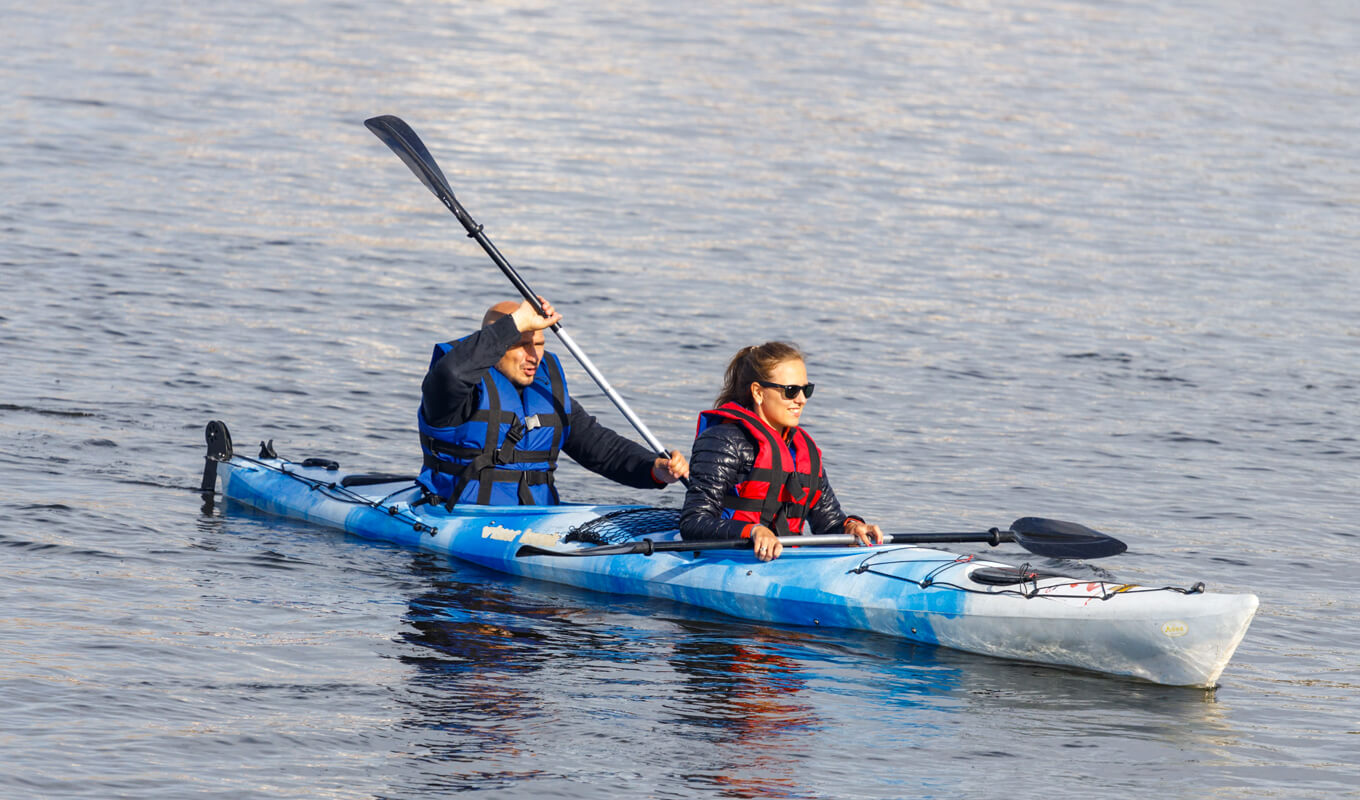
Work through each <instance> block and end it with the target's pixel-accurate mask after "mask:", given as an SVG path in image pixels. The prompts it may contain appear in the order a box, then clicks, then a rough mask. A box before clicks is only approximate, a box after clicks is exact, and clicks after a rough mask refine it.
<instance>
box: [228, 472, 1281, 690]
mask: <svg viewBox="0 0 1360 800" xmlns="http://www.w3.org/2000/svg"><path fill="white" fill-rule="evenodd" d="M219 474H220V476H221V480H222V492H223V495H224V496H225V497H227V498H228V499H231V500H234V501H237V502H240V503H244V504H246V505H249V506H252V507H254V508H257V509H259V510H261V511H265V512H269V513H272V514H278V515H280V516H285V517H290V518H293V519H299V520H304V521H307V522H311V523H315V524H320V525H325V526H329V527H333V528H337V529H340V530H344V531H347V532H349V533H351V534H354V535H356V536H360V537H364V538H367V539H374V540H379V541H384V542H392V543H395V544H399V545H403V546H406V547H412V548H418V549H421V550H427V551H431V552H436V553H442V554H446V555H449V556H452V557H455V558H458V559H462V560H465V561H468V562H472V563H475V564H478V565H480V566H483V567H486V568H489V569H492V570H496V571H500V572H504V573H508V574H512V575H519V576H524V577H527V578H534V579H537V580H545V581H552V582H555V583H562V584H568V585H571V586H577V587H581V588H585V589H591V590H596V591H602V592H612V593H617V594H629V595H642V596H649V597H658V598H665V599H668V600H673V601H676V602H680V603H685V604H689V605H693V606H699V607H702V608H707V609H712V610H714V611H719V612H722V613H725V614H729V615H731V616H734V617H739V618H742V619H749V620H760V621H765V622H771V623H778V624H785V625H802V626H814V627H832V628H847V629H854V630H864V631H874V632H878V633H882V634H887V635H890V636H896V637H901V638H904V639H908V640H911V641H916V642H923V643H927V644H934V645H942V646H946V647H951V648H955V649H958V650H965V651H968V652H972V653H980V654H983V655H988V656H996V657H1001V658H1009V659H1016V660H1021V661H1030V662H1036V663H1041V664H1051V665H1055V666H1064V667H1073V668H1077V669H1084V670H1090V671H1094V672H1101V673H1107V674H1112V675H1120V676H1126V677H1132V678H1139V679H1142V680H1147V681H1151V682H1154V683H1160V684H1168V685H1177V686H1197V687H1212V686H1214V685H1215V684H1216V683H1217V681H1218V679H1219V677H1220V675H1221V674H1222V672H1223V669H1224V668H1225V667H1226V665H1227V664H1228V661H1229V659H1231V657H1232V654H1233V652H1234V651H1235V650H1236V648H1237V645H1238V644H1239V643H1240V642H1241V640H1242V637H1243V636H1244V635H1245V633H1246V630H1247V627H1248V626H1249V625H1250V623H1251V619H1252V617H1253V615H1254V614H1255V612H1256V608H1257V602H1258V601H1257V598H1256V597H1255V596H1254V595H1246V594H1243V595H1236V594H1217V593H1205V592H1202V591H1198V592H1196V591H1190V590H1180V589H1168V588H1155V589H1154V588H1147V587H1141V586H1131V585H1127V584H1118V583H1114V582H1110V581H1091V580H1089V579H1084V578H1068V577H1043V578H1038V579H1037V580H1026V581H1023V582H1017V583H1011V584H1006V585H996V584H995V583H991V582H986V581H981V580H977V579H974V577H973V575H974V573H975V572H976V571H977V570H979V569H984V568H1002V569H1009V570H1013V568H1012V567H1009V565H1004V564H999V563H996V562H989V561H984V560H979V559H975V558H972V557H969V556H959V555H956V554H953V553H948V552H945V551H941V550H936V549H930V548H925V547H916V546H903V545H885V546H881V547H872V548H844V547H835V548H829V547H794V548H787V549H785V551H784V553H783V555H781V556H780V557H779V558H778V559H776V560H774V561H771V562H761V561H759V560H757V559H756V558H755V556H754V554H753V553H752V552H751V551H750V550H708V551H702V552H695V551H685V550H681V551H664V552H660V551H659V552H657V553H655V554H653V555H650V556H643V555H618V556H601V557H565V556H546V555H532V556H524V557H517V556H516V552H517V551H518V550H519V548H520V547H521V546H522V545H534V546H537V547H548V548H553V549H560V550H562V551H570V550H575V549H580V548H582V547H586V546H587V545H583V544H581V543H579V542H564V541H563V540H562V537H563V536H564V535H565V534H566V533H567V532H568V531H570V530H571V529H573V528H575V527H577V526H581V525H585V524H587V523H590V522H592V521H594V520H597V519H599V518H600V517H602V516H604V515H606V514H610V513H614V512H620V511H626V510H628V509H635V508H641V507H637V506H617V505H579V504H565V505H559V506H501V507H497V506H458V507H456V508H454V509H453V510H452V511H448V510H445V509H444V508H443V507H440V506H430V505H417V506H416V507H412V505H411V503H413V502H415V501H416V500H418V498H419V496H420V494H419V491H418V489H416V488H415V486H414V485H413V484H411V483H409V482H394V483H377V484H371V485H364V486H344V485H342V483H343V481H344V480H345V479H346V478H347V477H348V476H349V474H348V473H344V472H339V471H336V470H329V469H324V468H320V467H302V466H300V465H298V464H294V463H291V462H287V461H283V460H279V459H259V460H256V459H247V458H242V457H241V456H235V457H233V458H231V459H230V460H229V461H225V462H223V463H222V464H221V469H220V472H219ZM648 538H651V539H653V540H655V541H662V540H674V539H678V538H679V537H678V534H677V533H676V532H675V531H668V532H662V533H657V534H653V535H649V537H648Z"/></svg>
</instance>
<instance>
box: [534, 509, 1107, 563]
mask: <svg viewBox="0 0 1360 800" xmlns="http://www.w3.org/2000/svg"><path fill="white" fill-rule="evenodd" d="M751 541H752V540H751V539H719V540H712V541H697V542H654V541H652V540H651V539H642V540H639V541H636V542H624V543H623V544H611V545H605V546H603V547H589V548H583V549H580V550H552V549H549V548H546V547H537V546H535V545H531V544H526V545H523V546H521V547H520V548H519V550H517V551H515V555H516V556H621V555H629V554H632V553H641V554H642V555H646V556H649V555H651V554H652V553H657V552H662V551H667V550H678V551H694V550H749V549H751ZM854 541H855V537H853V536H851V535H849V534H842V533H833V534H823V535H820V536H781V537H779V543H780V544H782V545H784V546H785V547H788V546H790V545H794V546H798V547H816V546H822V545H848V544H851V543H853V542H854ZM883 542H884V544H942V543H946V542H985V543H987V544H990V545H992V546H993V547H995V546H996V545H999V544H1001V543H1002V542H1015V543H1016V544H1018V545H1020V546H1021V547H1023V548H1025V549H1026V550H1028V551H1030V552H1031V553H1034V554H1035V555H1041V556H1049V557H1051V558H1104V557H1105V556H1117V555H1119V554H1120V553H1122V552H1124V551H1125V550H1127V549H1128V545H1126V544H1124V543H1123V542H1121V541H1119V540H1118V539H1115V538H1112V537H1110V536H1106V535H1105V534H1103V533H1099V532H1097V531H1093V530H1091V529H1090V528H1088V527H1086V526H1085V525H1078V524H1077V523H1075V522H1063V521H1062V520H1059V519H1043V518H1042V517H1022V518H1020V519H1017V520H1016V521H1015V522H1012V523H1011V527H1010V529H1009V530H1004V531H1003V530H999V529H997V528H992V529H991V530H989V531H986V532H982V533H892V534H888V535H887V536H885V537H883Z"/></svg>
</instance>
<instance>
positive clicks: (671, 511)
mask: <svg viewBox="0 0 1360 800" xmlns="http://www.w3.org/2000/svg"><path fill="white" fill-rule="evenodd" d="M679 527H680V509H678V508H625V509H623V510H622V511H613V512H611V513H608V514H605V515H604V516H603V517H596V518H595V519H592V520H591V521H590V522H586V523H582V524H580V525H577V526H576V527H575V528H572V529H571V530H569V531H567V535H566V536H563V537H562V541H564V542H586V543H587V544H623V543H624V542H631V541H632V540H634V539H636V538H638V537H639V536H646V535H647V534H650V533H661V532H662V531H673V530H675V529H677V528H679Z"/></svg>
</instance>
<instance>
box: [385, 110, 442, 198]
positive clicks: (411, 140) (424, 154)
mask: <svg viewBox="0 0 1360 800" xmlns="http://www.w3.org/2000/svg"><path fill="white" fill-rule="evenodd" d="M364 125H365V126H367V127H368V129H369V130H371V131H373V133H374V134H375V135H376V136H377V137H378V138H379V139H382V140H383V144H385V145H387V146H388V147H390V148H392V152H394V153H396V154H397V157H398V158H400V159H401V160H402V161H403V162H405V163H406V166H408V167H410V168H411V171H412V172H414V173H415V174H416V177H417V178H420V182H421V183H423V184H425V188H427V189H429V190H430V191H432V192H434V196H435V197H438V198H439V199H440V200H443V201H444V203H445V204H446V205H447V204H448V203H449V201H450V200H451V199H452V198H453V189H452V188H450V187H449V181H448V179H447V178H445V177H444V173H443V171H442V170H440V169H439V165H438V164H436V163H435V160H434V156H432V155H430V151H429V149H428V148H426V147H425V143H424V142H422V141H420V137H419V136H417V135H416V132H415V131H413V130H411V126H410V125H407V124H406V122H405V121H404V120H403V119H402V118H401V117H394V116H392V115H391V114H384V115H383V116H381V117H373V118H371V119H366V120H364Z"/></svg>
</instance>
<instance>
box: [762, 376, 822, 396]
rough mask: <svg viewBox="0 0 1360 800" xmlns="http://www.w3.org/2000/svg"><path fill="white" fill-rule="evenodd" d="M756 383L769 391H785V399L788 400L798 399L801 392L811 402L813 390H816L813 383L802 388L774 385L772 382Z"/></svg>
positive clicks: (792, 385)
mask: <svg viewBox="0 0 1360 800" xmlns="http://www.w3.org/2000/svg"><path fill="white" fill-rule="evenodd" d="M756 383H758V384H760V385H761V386H764V387H765V388H767V389H783V390H784V399H786V400H792V399H793V398H795V397H797V396H798V393H799V392H802V393H803V396H804V397H806V398H808V399H809V400H811V399H812V390H813V389H814V388H816V385H815V384H811V383H805V384H803V385H802V386H799V385H798V384H796V383H795V384H787V383H773V382H771V381H756Z"/></svg>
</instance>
